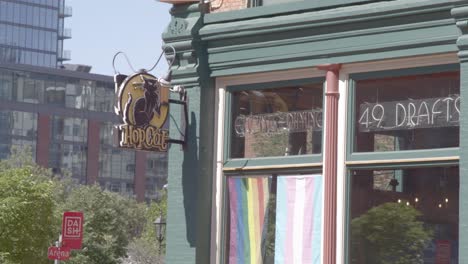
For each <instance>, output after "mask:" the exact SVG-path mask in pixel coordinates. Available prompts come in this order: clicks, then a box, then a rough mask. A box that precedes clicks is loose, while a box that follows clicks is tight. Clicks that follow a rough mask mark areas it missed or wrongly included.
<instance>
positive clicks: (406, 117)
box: [358, 95, 460, 132]
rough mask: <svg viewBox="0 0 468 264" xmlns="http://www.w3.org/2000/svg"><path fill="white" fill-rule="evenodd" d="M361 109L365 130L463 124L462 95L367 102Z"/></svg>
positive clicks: (360, 129)
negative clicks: (461, 112)
mask: <svg viewBox="0 0 468 264" xmlns="http://www.w3.org/2000/svg"><path fill="white" fill-rule="evenodd" d="M359 112H360V115H359V116H360V117H359V120H358V123H359V131H361V132H370V131H387V130H402V129H417V128H432V127H450V126H459V122H460V95H453V96H449V97H442V98H428V99H421V100H406V101H394V102H383V103H364V104H361V106H360V111H359Z"/></svg>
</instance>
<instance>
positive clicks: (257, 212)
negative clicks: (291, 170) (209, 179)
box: [226, 174, 322, 263]
mask: <svg viewBox="0 0 468 264" xmlns="http://www.w3.org/2000/svg"><path fill="white" fill-rule="evenodd" d="M227 185H228V186H227V189H228V208H229V211H228V212H229V215H228V217H227V230H229V234H228V238H227V245H228V246H227V251H228V254H227V255H228V256H227V261H226V263H288V262H289V261H291V262H294V263H319V262H320V256H321V253H320V241H321V222H322V221H321V217H322V215H321V210H322V176H321V175H310V174H304V175H276V174H273V175H268V174H267V175H252V176H242V177H238V176H230V177H228V179H227Z"/></svg>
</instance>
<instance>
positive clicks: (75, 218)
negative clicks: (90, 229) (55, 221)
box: [62, 212, 83, 249]
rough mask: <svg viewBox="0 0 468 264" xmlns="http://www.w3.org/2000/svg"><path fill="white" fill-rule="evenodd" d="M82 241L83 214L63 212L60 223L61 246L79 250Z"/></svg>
mask: <svg viewBox="0 0 468 264" xmlns="http://www.w3.org/2000/svg"><path fill="white" fill-rule="evenodd" d="M82 240H83V212H65V213H63V221H62V245H63V246H65V247H68V248H70V249H81V243H82Z"/></svg>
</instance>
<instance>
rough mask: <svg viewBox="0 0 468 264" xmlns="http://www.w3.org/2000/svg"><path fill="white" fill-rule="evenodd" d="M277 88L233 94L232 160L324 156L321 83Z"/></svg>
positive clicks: (269, 86) (246, 88) (254, 89)
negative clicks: (322, 152)
mask: <svg viewBox="0 0 468 264" xmlns="http://www.w3.org/2000/svg"><path fill="white" fill-rule="evenodd" d="M277 85H280V84H264V85H259V86H255V85H254V86H251V87H248V86H245V87H240V89H239V87H237V88H234V89H235V90H234V91H232V93H231V98H232V99H231V104H232V105H231V109H232V112H231V124H230V128H231V141H230V142H231V144H230V158H256V157H274V156H294V155H307V154H319V153H321V151H322V108H323V85H322V83H321V82H315V83H310V82H304V81H302V83H300V82H299V83H297V84H294V82H292V83H287V84H284V86H281V87H274V86H277ZM272 87H274V88H272ZM242 88H243V89H242Z"/></svg>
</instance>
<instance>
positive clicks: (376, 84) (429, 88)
mask: <svg viewBox="0 0 468 264" xmlns="http://www.w3.org/2000/svg"><path fill="white" fill-rule="evenodd" d="M355 86H356V88H355V89H356V103H355V105H354V111H355V114H356V115H355V120H356V121H357V122H356V126H355V130H356V137H355V140H356V144H354V151H356V152H368V151H398V150H416V149H431V148H447V147H458V145H459V134H460V129H459V118H460V77H459V72H458V71H454V72H443V73H432V74H419V75H411V76H401V77H388V78H376V79H364V80H357V81H356V82H355Z"/></svg>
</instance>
